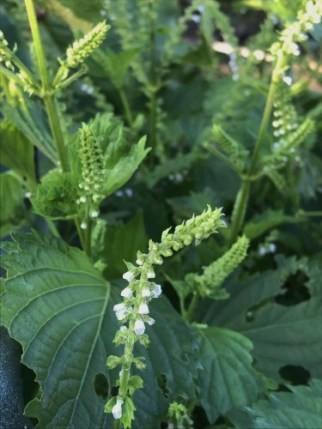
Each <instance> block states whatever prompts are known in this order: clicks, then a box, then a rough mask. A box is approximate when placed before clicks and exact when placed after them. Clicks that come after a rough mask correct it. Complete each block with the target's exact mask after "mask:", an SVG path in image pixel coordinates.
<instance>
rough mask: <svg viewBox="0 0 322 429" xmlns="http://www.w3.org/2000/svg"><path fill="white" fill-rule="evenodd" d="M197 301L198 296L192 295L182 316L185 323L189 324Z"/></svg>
mask: <svg viewBox="0 0 322 429" xmlns="http://www.w3.org/2000/svg"><path fill="white" fill-rule="evenodd" d="M198 301H199V295H197V294H194V295H193V297H192V299H191V302H190V304H189V307H188V310H187V311H186V313H185V315H184V319H185V320H186V322H191V320H192V317H193V315H194V312H195V309H196V306H197V304H198Z"/></svg>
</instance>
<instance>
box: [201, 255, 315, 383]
mask: <svg viewBox="0 0 322 429" xmlns="http://www.w3.org/2000/svg"><path fill="white" fill-rule="evenodd" d="M298 272H302V273H304V274H305V275H306V276H307V277H308V279H309V280H308V281H307V282H306V286H307V288H308V290H309V293H310V295H311V297H310V299H308V300H305V301H302V302H300V303H298V304H296V305H292V306H286V305H281V304H278V303H277V302H276V301H275V297H276V296H282V295H283V294H284V292H285V289H284V290H282V289H281V287H282V285H283V284H284V282H285V281H286V280H287V278H289V276H290V275H296V273H298ZM321 274H322V273H321V268H319V267H318V265H317V264H311V263H310V264H309V263H308V262H307V260H306V259H301V260H296V259H295V258H290V259H288V260H285V259H280V260H279V267H278V268H277V269H276V270H275V271H266V272H264V273H262V274H259V275H256V276H254V277H252V278H251V279H248V280H245V281H242V282H240V281H238V280H237V279H236V277H233V278H231V279H230V281H229V282H228V283H226V288H227V290H228V291H229V292H230V294H231V298H230V299H229V300H228V301H225V302H224V303H209V304H206V303H205V305H204V306H203V315H202V316H201V320H202V321H203V322H206V323H209V324H210V325H212V324H215V325H219V326H224V327H227V328H230V329H233V330H236V331H238V332H240V333H242V334H244V335H246V336H247V337H248V338H249V339H250V340H251V341H252V342H253V344H254V351H253V355H254V357H255V360H256V367H257V368H258V369H259V370H260V371H262V372H263V373H264V374H267V375H268V376H271V377H274V378H275V379H277V380H281V376H280V373H279V370H280V368H282V367H283V366H286V365H294V366H298V365H299V366H303V367H304V368H305V369H307V370H308V371H310V373H311V375H312V376H316V377H320V376H321V375H322V368H321V365H320V363H321V361H322V350H321V347H320V339H321V337H322V325H321V318H322V308H321V295H322V288H321V286H320V285H321ZM206 307H207V308H206Z"/></svg>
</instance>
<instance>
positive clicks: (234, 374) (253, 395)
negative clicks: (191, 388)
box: [199, 327, 263, 422]
mask: <svg viewBox="0 0 322 429" xmlns="http://www.w3.org/2000/svg"><path fill="white" fill-rule="evenodd" d="M199 335H200V339H201V344H200V352H199V353H200V363H201V365H202V366H203V371H201V375H200V382H199V385H200V402H201V405H202V406H203V407H204V409H205V411H206V413H207V416H208V419H209V420H210V422H214V421H215V420H216V419H217V417H218V415H219V414H226V413H227V412H228V411H229V410H230V409H232V408H235V407H241V406H243V405H247V404H250V403H252V402H253V401H254V400H255V399H257V397H258V395H259V392H260V391H261V390H262V387H263V382H262V379H261V378H259V377H258V375H257V373H256V372H255V370H254V369H253V367H252V360H253V358H252V356H251V354H250V351H251V349H252V343H251V342H250V341H249V340H248V339H247V338H246V337H244V336H243V335H240V334H239V333H237V332H233V331H231V330H229V329H223V328H214V327H210V328H208V327H207V328H205V327H201V328H200V329H199Z"/></svg>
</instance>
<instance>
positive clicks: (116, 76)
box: [93, 49, 139, 88]
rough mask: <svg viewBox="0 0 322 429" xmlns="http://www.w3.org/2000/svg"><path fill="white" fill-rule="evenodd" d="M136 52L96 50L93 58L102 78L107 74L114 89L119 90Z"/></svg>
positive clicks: (133, 50)
mask: <svg viewBox="0 0 322 429" xmlns="http://www.w3.org/2000/svg"><path fill="white" fill-rule="evenodd" d="M138 52H139V51H138V49H128V50H125V51H121V52H113V51H111V50H109V51H108V52H106V50H104V52H103V51H102V50H98V51H97V52H96V53H94V55H93V56H94V59H96V60H97V62H98V63H99V65H100V66H101V67H102V74H103V76H106V73H107V74H108V75H109V77H110V79H111V80H112V82H113V84H114V85H115V86H116V88H121V87H122V86H123V84H124V80H125V77H126V73H127V71H128V69H129V67H130V66H131V64H132V63H133V62H134V61H135V57H136V56H137V54H138Z"/></svg>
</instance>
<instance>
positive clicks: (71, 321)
mask: <svg viewBox="0 0 322 429" xmlns="http://www.w3.org/2000/svg"><path fill="white" fill-rule="evenodd" d="M14 240H15V241H14V242H13V243H9V242H6V243H4V244H3V247H4V250H5V254H4V256H3V257H2V263H3V266H4V268H6V270H7V277H8V278H7V280H6V285H5V286H6V289H5V292H4V295H3V313H2V323H3V324H4V325H5V326H6V327H8V329H9V331H10V334H11V336H12V337H14V338H15V339H16V340H17V341H19V342H20V343H21V344H22V347H23V359H22V361H23V363H24V364H25V365H27V366H28V367H30V368H31V369H33V371H34V372H35V373H36V379H37V381H38V383H39V384H40V387H41V397H40V400H39V399H35V400H33V401H32V402H31V403H30V405H29V406H28V410H29V412H30V414H32V415H33V416H35V417H36V418H38V419H39V427H41V428H42V429H47V428H48V429H50V428H53V427H57V428H58V427H59V428H72V427H74V428H94V427H102V428H104V429H109V428H111V427H112V417H111V416H107V415H106V414H104V402H103V401H102V400H101V397H100V396H99V395H98V394H96V392H95V388H94V381H95V378H96V376H97V375H98V374H101V375H103V376H106V378H107V379H108V380H109V378H110V376H111V378H112V379H114V380H115V379H116V378H117V374H115V371H111V372H110V373H108V372H107V368H106V358H107V356H109V355H111V354H115V353H116V352H117V351H118V352H119V353H120V351H121V350H120V349H117V350H116V349H115V348H114V346H113V344H112V341H113V338H114V335H115V330H116V329H117V327H118V323H117V320H116V318H115V314H114V312H113V310H112V308H113V306H114V304H115V303H117V302H120V292H119V291H116V290H114V291H113V290H112V291H111V296H110V286H109V284H108V283H107V282H106V281H105V280H104V279H103V278H102V277H101V276H100V274H99V273H98V272H97V271H96V270H95V268H94V267H93V266H92V263H91V261H89V259H88V258H87V257H86V255H85V254H84V253H83V252H82V251H80V250H79V249H76V248H72V247H69V246H68V245H67V244H65V243H64V242H62V241H61V240H58V239H56V238H54V237H49V236H44V237H40V236H38V235H25V236H22V235H17V236H15V237H14ZM156 301H158V302H157V303H155V304H154V305H151V316H152V317H153V318H154V319H155V320H156V324H155V325H154V326H153V327H148V328H147V330H148V331H149V332H148V334H149V336H150V338H151V345H150V346H149V348H148V349H145V348H142V347H140V349H139V350H137V354H138V355H142V356H144V357H145V359H146V364H147V368H146V370H145V371H144V372H142V373H140V376H142V379H143V382H144V386H143V389H141V390H139V391H138V392H136V394H135V396H134V402H135V406H136V408H137V412H136V422H135V425H134V428H140V429H151V427H157V426H158V423H157V422H161V420H162V419H164V418H165V415H166V413H167V410H168V406H169V401H171V400H173V397H175V396H178V395H181V396H184V395H185V392H187V394H188V395H189V396H191V397H193V396H194V394H193V392H194V380H193V375H194V372H193V368H191V362H192V361H193V359H192V358H191V357H190V355H192V356H195V355H194V354H193V353H194V348H193V347H194V346H193V334H192V331H191V329H190V328H189V327H188V326H187V325H186V324H185V323H184V322H183V321H182V319H181V318H180V316H179V315H178V313H177V312H176V311H175V310H174V309H173V308H172V306H171V305H170V304H169V303H168V301H167V300H166V299H165V298H161V299H158V300H156ZM165 332H166V333H167V335H164V333H165ZM188 356H189V357H188ZM159 377H164V378H165V380H166V386H167V387H168V390H169V391H170V392H171V394H169V395H168V394H167V393H164V392H163V391H162V390H161V389H160V388H159V385H158V378H159ZM39 401H40V402H39Z"/></svg>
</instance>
